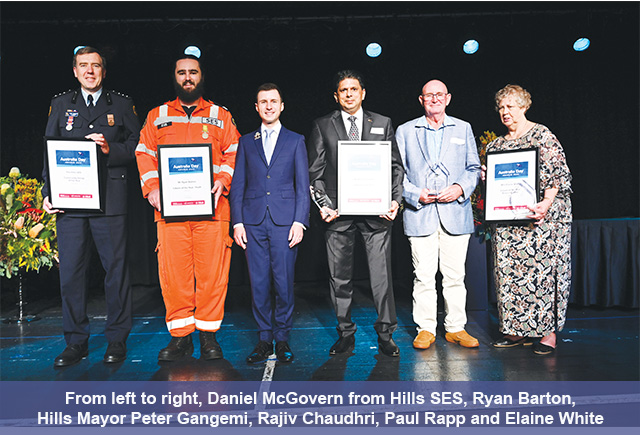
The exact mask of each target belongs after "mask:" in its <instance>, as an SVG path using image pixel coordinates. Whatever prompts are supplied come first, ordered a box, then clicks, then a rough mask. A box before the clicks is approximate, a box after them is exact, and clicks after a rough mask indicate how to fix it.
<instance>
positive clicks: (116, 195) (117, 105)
mask: <svg viewBox="0 0 640 435" xmlns="http://www.w3.org/2000/svg"><path fill="white" fill-rule="evenodd" d="M70 117H72V119H73V123H72V128H71V130H67V128H66V126H67V122H69V118H70ZM91 133H102V134H103V135H104V137H105V139H106V140H107V142H108V143H109V154H108V155H104V154H103V153H102V151H100V150H98V159H99V164H100V165H101V166H102V167H101V178H102V180H101V183H102V185H103V187H104V191H105V195H106V199H105V212H104V214H105V215H107V216H115V215H122V214H125V213H126V212H127V178H128V177H127V166H128V165H129V164H131V163H133V162H134V161H135V150H136V146H137V145H138V138H139V137H140V121H139V120H138V116H137V115H136V113H135V109H134V107H133V101H132V100H131V98H129V97H126V96H124V95H121V94H119V93H117V92H114V91H107V90H106V89H103V91H102V95H101V96H100V98H99V99H98V102H97V103H96V106H95V107H94V108H93V109H92V111H91V116H90V115H89V109H88V108H87V106H86V105H85V102H84V99H83V98H82V94H81V92H80V89H77V90H75V91H69V92H66V93H64V94H60V95H57V96H55V97H53V99H52V100H51V109H50V113H49V120H48V121H47V129H46V131H45V135H46V136H50V137H60V138H83V137H85V136H86V135H88V134H91ZM42 177H43V178H44V181H45V183H44V187H43V189H42V196H43V197H45V196H49V195H50V189H49V174H48V173H47V169H46V156H45V167H44V169H43V171H42ZM67 215H70V216H96V213H91V214H87V213H79V212H71V211H70V212H67Z"/></svg>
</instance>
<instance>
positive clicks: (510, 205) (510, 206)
mask: <svg viewBox="0 0 640 435" xmlns="http://www.w3.org/2000/svg"><path fill="white" fill-rule="evenodd" d="M539 177H540V170H539V154H538V149H537V148H527V149H522V150H509V151H490V152H488V153H487V174H486V185H485V187H486V193H485V221H487V222H501V223H516V222H533V219H530V218H528V217H527V216H530V215H531V214H532V213H533V212H532V211H531V210H529V209H528V208H527V206H532V205H534V204H535V203H537V202H538V198H539V197H540V196H539V193H540V178H539Z"/></svg>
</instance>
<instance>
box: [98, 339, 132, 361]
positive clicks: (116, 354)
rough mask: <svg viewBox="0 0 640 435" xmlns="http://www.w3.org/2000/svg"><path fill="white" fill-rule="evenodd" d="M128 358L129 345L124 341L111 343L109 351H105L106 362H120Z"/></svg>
mask: <svg viewBox="0 0 640 435" xmlns="http://www.w3.org/2000/svg"><path fill="white" fill-rule="evenodd" d="M126 358H127V345H126V344H125V343H124V342H123V341H114V342H113V343H109V346H107V351H106V352H105V353H104V362H106V363H119V362H122V361H124V360H125V359H126Z"/></svg>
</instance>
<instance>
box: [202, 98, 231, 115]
mask: <svg viewBox="0 0 640 435" xmlns="http://www.w3.org/2000/svg"><path fill="white" fill-rule="evenodd" d="M207 101H209V100H207ZM209 102H210V103H211V104H214V105H216V106H218V107H220V108H222V109H224V110H226V111H227V112H230V110H229V109H227V108H226V107H225V106H223V105H222V104H218V103H216V102H215V101H209Z"/></svg>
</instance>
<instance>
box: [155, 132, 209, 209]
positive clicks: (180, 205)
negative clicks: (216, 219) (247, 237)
mask: <svg viewBox="0 0 640 435" xmlns="http://www.w3.org/2000/svg"><path fill="white" fill-rule="evenodd" d="M158 177H159V178H160V210H161V215H162V218H163V219H169V220H170V219H175V220H184V219H190V218H209V217H213V216H214V215H215V199H214V195H213V194H212V193H211V189H212V188H213V165H212V161H211V144H210V143H206V144H202V143H199V144H166V145H158Z"/></svg>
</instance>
